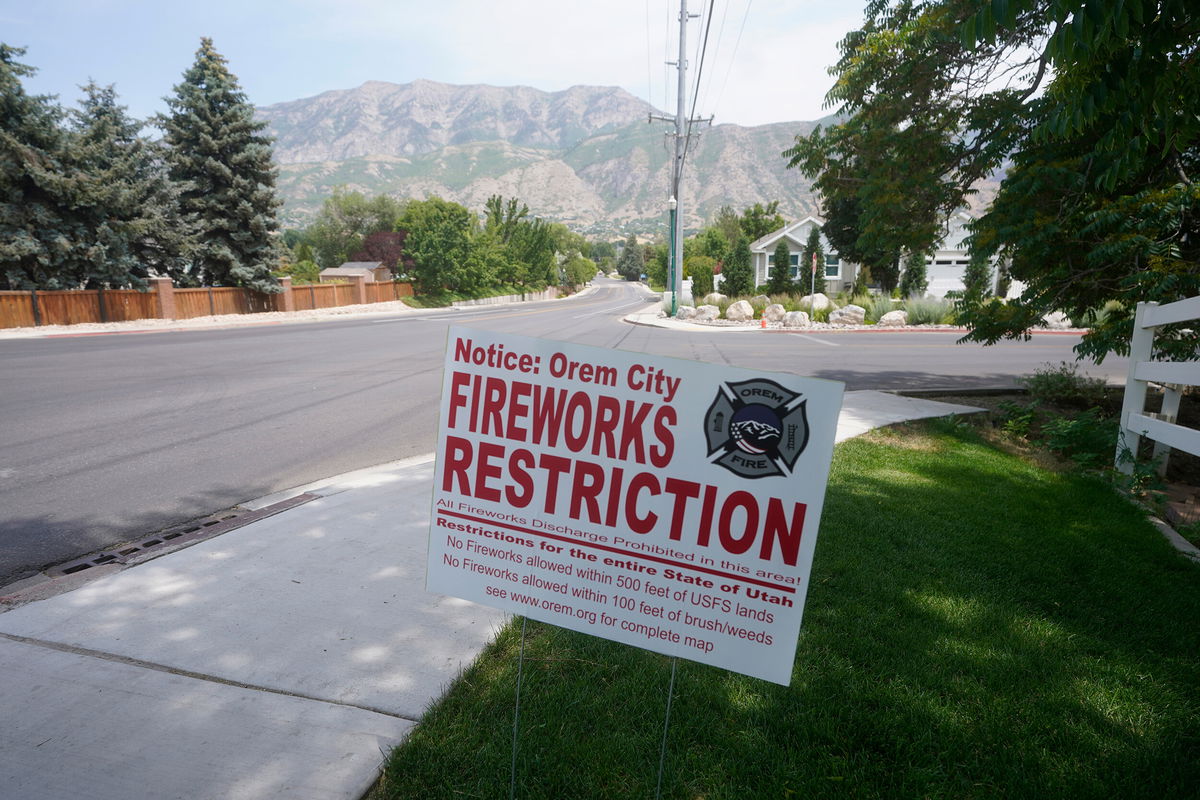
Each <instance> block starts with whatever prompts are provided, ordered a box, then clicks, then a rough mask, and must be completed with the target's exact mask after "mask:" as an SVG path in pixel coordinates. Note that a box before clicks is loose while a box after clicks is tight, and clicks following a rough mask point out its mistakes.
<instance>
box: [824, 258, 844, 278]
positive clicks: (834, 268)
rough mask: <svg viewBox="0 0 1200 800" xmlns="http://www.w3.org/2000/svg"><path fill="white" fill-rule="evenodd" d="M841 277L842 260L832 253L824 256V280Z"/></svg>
mask: <svg viewBox="0 0 1200 800" xmlns="http://www.w3.org/2000/svg"><path fill="white" fill-rule="evenodd" d="M840 277H842V259H841V258H839V257H838V256H836V255H834V254H833V253H827V254H826V255H825V278H826V279H829V278H833V279H837V278H840Z"/></svg>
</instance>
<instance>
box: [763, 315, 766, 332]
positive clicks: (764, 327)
mask: <svg viewBox="0 0 1200 800" xmlns="http://www.w3.org/2000/svg"><path fill="white" fill-rule="evenodd" d="M762 328H763V330H766V329H767V318H766V317H763V318H762Z"/></svg>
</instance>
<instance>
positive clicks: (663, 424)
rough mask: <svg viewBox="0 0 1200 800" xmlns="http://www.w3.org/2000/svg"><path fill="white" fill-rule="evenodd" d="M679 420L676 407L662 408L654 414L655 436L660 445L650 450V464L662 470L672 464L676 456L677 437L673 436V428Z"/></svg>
mask: <svg viewBox="0 0 1200 800" xmlns="http://www.w3.org/2000/svg"><path fill="white" fill-rule="evenodd" d="M676 422H678V418H677V417H676V415H675V407H674V406H660V407H659V409H658V411H657V412H655V414H654V435H655V436H657V437H658V441H659V444H658V445H655V446H654V447H651V448H650V463H651V464H653V465H654V466H656V467H658V468H659V469H662V468H664V467H666V466H667V465H668V464H670V463H671V457H672V456H673V455H675V437H674V436H673V435H672V434H671V427H670V426H672V425H674V424H675V423H676Z"/></svg>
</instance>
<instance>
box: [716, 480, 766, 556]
mask: <svg viewBox="0 0 1200 800" xmlns="http://www.w3.org/2000/svg"><path fill="white" fill-rule="evenodd" d="M739 507H740V508H743V509H745V511H746V527H745V529H744V530H743V531H742V533H741V536H735V535H734V531H733V529H732V527H731V523H732V521H733V514H734V512H735V511H736V510H737V509H738V508H739ZM757 530H758V503H757V502H756V501H755V499H754V495H752V494H750V493H749V492H745V491H741V490H738V491H736V492H733V493H732V494H730V495H729V497H727V498H725V505H723V506H722V507H721V518H720V522H719V524H718V528H717V533H718V536H719V537H720V539H721V547H724V548H725V550H726V551H728V552H730V553H733V554H734V555H738V554H740V553H744V552H746V551H747V550H749V549H750V546H751V545H752V544H754V536H755V531H757Z"/></svg>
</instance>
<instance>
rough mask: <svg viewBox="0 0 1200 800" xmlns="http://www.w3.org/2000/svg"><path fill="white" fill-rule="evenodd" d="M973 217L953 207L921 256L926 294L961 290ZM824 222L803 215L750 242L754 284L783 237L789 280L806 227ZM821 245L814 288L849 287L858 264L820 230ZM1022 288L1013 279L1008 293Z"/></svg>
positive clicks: (761, 280)
mask: <svg viewBox="0 0 1200 800" xmlns="http://www.w3.org/2000/svg"><path fill="white" fill-rule="evenodd" d="M973 219H974V217H972V216H971V215H970V214H969V213H967V212H966V211H956V212H954V213H953V214H951V215H950V216H949V217H948V218H947V219H946V223H945V227H944V228H943V232H942V238H941V240H940V241H939V242H938V244H937V249H935V250H934V251H933V254H932V255H930V256H927V257H926V259H925V263H926V270H925V276H926V279H927V280H928V281H929V287H928V289H927V290H926V293H927V294H929V295H932V296H933V297H945V296H946V294H947V293H948V292H961V291H962V290H963V287H964V284H963V278H964V276H965V273H966V270H967V264H969V263H970V260H971V259H970V252H969V251H968V249H967V242H966V240H967V237H968V236H969V235H970V231H969V230H968V227H967V226H968V225H969V224H970V222H971V221H972V220H973ZM824 224H825V223H824V220H822V219H820V218H818V217H805V218H804V219H802V220H800V221H799V222H794V223H792V224H790V225H786V226H784V227H782V228H780V229H779V230H777V231H773V232H771V233H768V234H767V235H766V236H764V237H762V238H761V239H759V240H758V241H756V242H754V243H753V244H751V245H750V252H751V254H752V255H753V258H754V262H753V263H754V280H755V284H756V285H758V286H762V285H763V284H765V283H766V282H767V281H769V280H770V278H771V270H773V269H774V267H775V263H774V262H775V248H776V247H777V246H778V245H779V242H780V240H784V241H786V242H787V246H788V250H790V251H791V261H792V263H791V265H790V266H791V271H792V280H795V279H796V275H797V273H798V272H799V267H800V255H801V253H802V252H803V250H804V243H805V242H807V241H808V234H809V231H810V230H812V228H813V226H814V225H815V226H816V227H817V228H818V230H819V229H820V227H821V226H822V225H824ZM821 248H822V250H823V251H824V253H825V285H824V287H823V288H822V287H821V286H818V287H817V291H819V292H824V293H826V294H836V293H837V292H842V291H849V290H850V289H851V288H852V287H853V286H854V279H855V278H856V277H857V276H858V269H859V267H858V264H853V263H850V262H848V261H844V260H843V259H841V258H840V257H839V256H838V254H837V252H836V251H835V250H834V249H833V248H832V247H831V246H830V244H829V242H828V240H826V238H825V236H824V235H823V234H822V235H821ZM998 273H999V270H997V269H996V265H995V264H993V265H992V280H993V281H995V280H997V278H998ZM808 274H809V273H808V271H807V270H805V276H806V277H807V275H808ZM817 281H818V283H819V282H820V276H817ZM802 285H803V283H802ZM1023 289H1024V287H1023V286H1022V285H1020V284H1017V283H1014V284H1013V285H1012V288H1011V289H1010V290H1009V296H1010V297H1012V296H1014V295H1016V294H1020V292H1021V291H1022V290H1023Z"/></svg>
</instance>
